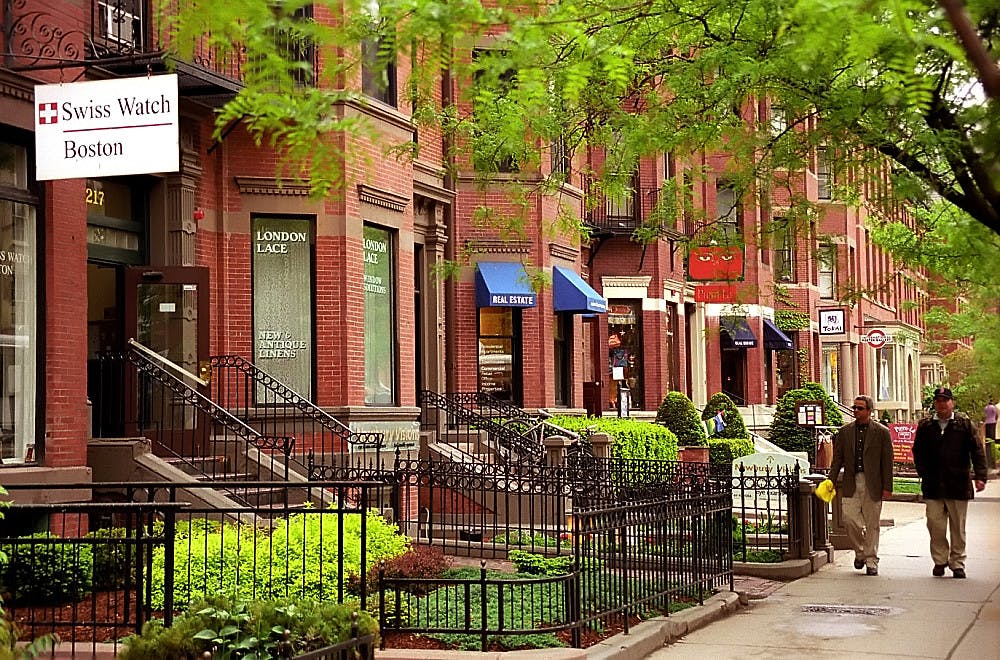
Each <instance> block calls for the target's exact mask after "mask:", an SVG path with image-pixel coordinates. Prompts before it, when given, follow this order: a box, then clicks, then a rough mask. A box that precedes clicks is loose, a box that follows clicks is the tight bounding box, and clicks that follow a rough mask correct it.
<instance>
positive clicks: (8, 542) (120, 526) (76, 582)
mask: <svg viewBox="0 0 1000 660" xmlns="http://www.w3.org/2000/svg"><path fill="white" fill-rule="evenodd" d="M233 486H234V487H235V488H237V489H238V490H240V491H241V492H245V493H256V495H250V496H248V497H247V499H248V500H250V501H257V502H260V503H259V504H253V505H250V506H233V507H219V506H206V505H198V504H192V503H191V502H192V500H193V501H197V500H198V499H199V498H198V493H199V492H200V491H205V490H210V489H212V488H213V485H212V484H207V483H181V482H176V483H163V482H145V483H138V482H121V483H102V484H92V483H78V484H52V483H44V484H43V483H38V484H16V485H11V486H10V488H9V489H8V490H9V492H10V498H11V500H12V502H13V504H12V506H11V507H10V508H9V509H8V510H7V511H6V512H5V513H6V521H5V522H4V523H3V530H2V531H3V534H2V536H3V538H0V551H2V552H4V553H6V555H7V557H8V560H7V561H6V562H5V563H4V564H3V565H2V566H0V581H2V583H3V584H4V586H5V590H8V589H9V593H5V594H4V609H5V610H6V612H7V615H8V616H9V618H10V620H11V621H13V622H15V623H16V624H17V625H18V626H19V627H20V628H21V632H22V633H23V634H24V635H25V638H26V639H31V638H35V637H38V636H41V635H46V634H50V633H53V632H55V633H58V634H59V636H60V637H61V639H62V641H63V642H65V643H67V644H66V648H63V647H59V648H57V650H56V651H57V653H58V657H103V655H105V654H106V653H107V651H106V649H105V648H102V647H99V646H98V645H102V646H103V644H109V645H111V646H112V649H113V651H114V652H115V654H116V653H117V651H118V649H120V648H121V641H122V639H123V638H124V637H126V636H127V635H129V634H137V633H140V632H141V630H142V627H143V624H144V623H145V622H147V621H149V620H151V619H153V618H158V619H161V620H162V621H163V625H164V626H166V627H170V626H171V625H172V624H173V619H174V616H175V614H176V613H177V612H178V611H181V610H183V609H185V608H187V607H188V605H189V604H190V603H192V602H193V601H197V600H199V599H202V598H205V597H211V596H213V595H217V594H218V595H225V596H229V597H235V598H238V599H240V600H244V601H248V600H265V599H277V598H282V599H287V598H311V599H314V600H317V601H329V602H338V603H343V602H346V601H354V602H359V603H360V604H361V607H362V608H364V607H365V606H366V605H367V604H370V603H371V602H372V596H371V594H369V592H368V586H369V585H368V582H367V581H366V580H356V579H354V572H356V571H357V570H359V567H366V569H367V568H374V563H375V561H376V560H378V559H379V558H380V557H379V556H378V553H379V552H380V550H379V549H378V548H376V547H370V543H369V540H370V538H371V535H372V533H373V532H372V531H371V530H372V529H373V526H376V525H379V526H380V528H379V529H378V530H377V531H376V532H374V533H377V534H379V538H381V539H384V538H385V534H390V535H391V533H392V532H391V529H390V528H388V527H387V526H385V525H384V523H383V522H382V521H381V520H380V519H378V516H377V515H376V514H375V513H373V512H371V511H370V510H368V509H367V508H366V507H364V506H353V505H351V502H352V501H359V502H367V501H370V500H373V499H375V498H373V497H372V496H371V495H370V492H369V491H370V490H372V489H375V490H377V489H381V488H383V487H384V486H383V485H382V484H371V483H365V482H352V483H344V482H311V483H309V484H308V487H309V488H311V489H321V490H323V491H324V492H329V493H333V497H331V498H328V499H327V500H325V501H319V502H314V505H313V506H312V507H310V508H308V509H305V510H299V509H297V508H296V507H295V505H292V504H288V502H289V500H290V499H292V498H291V497H290V495H292V494H294V493H293V492H292V491H295V490H296V489H298V487H299V486H298V485H292V484H288V483H283V482H240V483H235V484H233ZM91 489H94V491H95V497H102V498H107V499H112V500H115V501H112V502H96V501H95V502H89V503H79V504H22V503H21V500H22V499H23V498H25V496H26V495H27V491H44V492H50V491H52V490H75V491H80V490H87V491H89V490H91ZM281 491H284V493H285V495H284V496H282V495H281ZM275 493H277V495H275ZM351 493H360V495H359V496H357V497H352V496H351V495H350V494H351ZM268 497H274V498H275V500H276V501H277V502H279V504H277V505H275V504H266V503H264V500H265V499H267V498H268ZM282 502H283V503H284V504H281V503H282ZM27 520H30V521H32V526H31V527H30V530H28V531H25V530H24V529H23V528H19V527H17V525H18V522H17V521H20V522H21V524H22V525H23V523H24V521H27ZM345 550H346V551H345ZM347 558H353V559H351V560H350V561H357V562H358V564H357V566H353V565H348V559H347ZM45 576H48V578H46V577H45ZM52 576H59V577H58V578H57V579H52ZM352 637H353V638H358V637H359V635H358V634H357V631H356V630H355V631H354V634H353V635H352ZM12 641H15V640H12ZM373 644H374V639H373V638H371V637H365V638H360V639H355V641H354V643H353V644H352V643H350V642H345V644H344V645H341V646H339V647H330V648H326V649H323V650H322V652H319V651H317V652H316V653H317V655H308V656H305V657H310V658H337V657H342V656H338V655H337V652H338V651H339V650H343V649H344V648H350V647H352V646H357V647H359V648H363V649H364V654H363V655H361V656H354V655H352V656H350V657H352V658H353V657H366V658H371V657H372V655H371V653H370V650H371V645H373ZM366 645H367V646H366ZM98 651H100V653H98ZM324 653H326V654H327V655H324ZM199 657H201V656H199Z"/></svg>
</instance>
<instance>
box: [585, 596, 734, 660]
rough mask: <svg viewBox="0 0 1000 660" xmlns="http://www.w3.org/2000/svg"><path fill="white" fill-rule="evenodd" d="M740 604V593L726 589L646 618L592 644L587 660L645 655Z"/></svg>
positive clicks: (618, 659)
mask: <svg viewBox="0 0 1000 660" xmlns="http://www.w3.org/2000/svg"><path fill="white" fill-rule="evenodd" d="M740 604H741V597H740V594H738V593H736V592H733V591H727V592H724V593H719V594H715V595H714V596H712V597H711V598H708V599H706V600H705V604H704V605H699V606H696V607H692V608H689V609H686V610H682V611H680V612H678V613H676V614H671V615H670V616H658V617H656V618H653V619H650V620H648V621H643V622H642V623H640V624H639V625H637V626H635V627H634V628H632V629H631V631H629V634H627V635H626V634H624V633H619V634H617V635H615V636H614V637H609V638H608V639H606V640H604V641H603V642H600V643H598V644H595V645H594V646H591V647H590V648H589V649H587V650H586V658H587V660H634V659H635V658H644V657H646V656H647V655H649V654H651V653H653V652H654V651H656V650H657V649H659V648H662V647H663V646H664V645H665V644H670V643H672V642H675V641H677V640H678V639H679V638H681V637H683V636H684V635H686V634H688V633H689V632H691V631H692V630H697V629H699V628H703V627H705V626H707V625H708V624H710V623H712V622H713V621H717V620H718V619H721V618H722V617H723V616H725V615H727V614H730V613H732V612H735V611H736V610H737V609H738V608H739V607H740Z"/></svg>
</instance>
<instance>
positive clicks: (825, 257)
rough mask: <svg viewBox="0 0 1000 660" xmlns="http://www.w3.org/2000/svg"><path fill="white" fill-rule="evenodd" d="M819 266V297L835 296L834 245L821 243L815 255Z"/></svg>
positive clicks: (835, 258)
mask: <svg viewBox="0 0 1000 660" xmlns="http://www.w3.org/2000/svg"><path fill="white" fill-rule="evenodd" d="M817 262H818V266H819V297H820V298H830V299H834V298H836V297H837V248H836V246H835V245H831V244H826V245H821V246H820V248H819V254H818V255H817Z"/></svg>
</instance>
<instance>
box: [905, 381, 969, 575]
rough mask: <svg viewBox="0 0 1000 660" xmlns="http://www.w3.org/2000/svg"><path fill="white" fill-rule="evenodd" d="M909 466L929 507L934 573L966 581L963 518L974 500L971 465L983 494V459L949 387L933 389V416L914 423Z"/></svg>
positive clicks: (927, 509)
mask: <svg viewBox="0 0 1000 660" xmlns="http://www.w3.org/2000/svg"><path fill="white" fill-rule="evenodd" d="M913 463H914V465H916V468H917V474H919V475H920V482H921V484H920V488H921V490H922V491H923V494H924V501H925V502H926V507H927V508H926V514H927V530H928V531H929V532H930V535H931V559H933V560H934V571H933V573H934V575H935V576H937V577H941V576H942V575H944V569H945V566H948V567H950V568H951V574H952V577H956V578H964V577H965V516H966V513H967V512H968V508H969V500H971V499H972V498H973V496H974V493H973V492H972V478H971V477H970V475H969V466H970V465H971V466H972V468H973V470H974V472H975V483H976V490H977V491H981V490H983V489H984V488H986V455H985V454H984V453H983V448H982V446H981V445H980V444H979V438H978V437H976V429H975V427H974V426H973V425H972V422H971V421H970V420H969V418H968V417H966V416H965V415H956V414H955V399H954V398H953V397H952V395H951V390H950V389H948V388H947V387H939V388H937V389H936V390H934V414H933V415H931V416H930V417H928V418H925V419H922V420H920V424H919V425H917V436H916V438H915V439H914V441H913ZM949 532H950V534H951V543H950V544H949V542H948V533H949Z"/></svg>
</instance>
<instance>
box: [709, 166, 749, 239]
mask: <svg viewBox="0 0 1000 660" xmlns="http://www.w3.org/2000/svg"><path fill="white" fill-rule="evenodd" d="M715 214H716V217H717V218H718V226H719V231H718V233H719V234H720V238H721V239H722V241H723V242H724V243H726V244H729V245H731V244H733V243H734V242H735V241H736V239H737V238H738V237H739V236H740V234H741V233H742V232H741V227H740V205H739V200H738V199H737V197H736V189H735V188H733V186H732V185H731V184H729V183H727V182H725V181H718V182H716V184H715Z"/></svg>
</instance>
